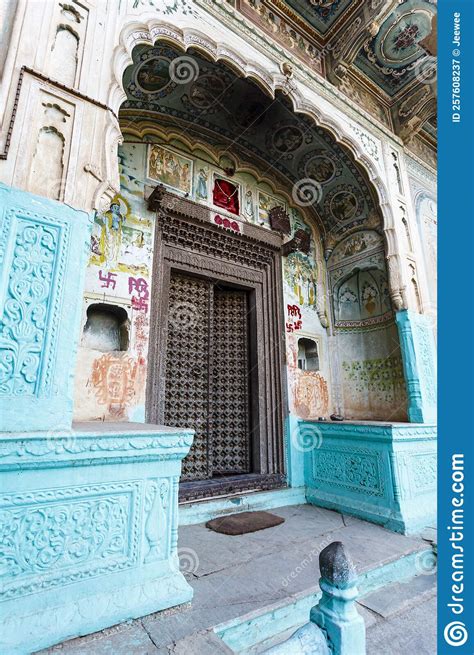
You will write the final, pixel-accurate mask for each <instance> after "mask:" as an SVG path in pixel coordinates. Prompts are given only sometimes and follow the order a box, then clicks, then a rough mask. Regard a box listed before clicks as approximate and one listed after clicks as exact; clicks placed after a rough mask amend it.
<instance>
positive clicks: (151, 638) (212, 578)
mask: <svg viewBox="0 0 474 655" xmlns="http://www.w3.org/2000/svg"><path fill="white" fill-rule="evenodd" d="M272 512H273V513H275V514H278V515H279V516H282V517H284V518H285V522H284V523H283V524H281V525H279V526H276V527H274V528H269V529H267V530H263V531H260V532H255V533H251V534H247V535H241V536H227V535H223V534H218V533H215V532H212V531H210V530H208V529H207V528H206V527H205V526H204V525H203V524H200V525H192V526H184V527H181V528H180V531H179V553H180V562H181V566H182V570H183V572H184V573H185V575H186V577H187V579H188V580H189V582H190V584H191V585H192V586H193V588H194V600H193V602H192V604H191V605H190V606H186V607H183V608H179V609H170V610H166V611H165V612H160V613H156V614H152V615H149V616H146V617H143V618H142V619H139V620H136V621H132V622H129V623H126V624H122V625H119V626H115V627H113V628H110V629H108V630H104V631H102V632H100V633H96V634H94V635H89V636H87V637H82V638H78V639H74V640H71V641H68V642H65V643H63V644H60V645H58V646H55V647H53V648H50V649H47V650H44V651H41V653H42V655H46V654H48V655H49V654H51V655H52V654H53V653H57V652H58V651H61V653H64V654H65V655H79V654H81V655H82V654H83V655H86V654H87V655H89V654H92V653H93V654H97V655H112V654H113V655H171V654H173V655H193V654H196V655H198V654H199V655H214V654H216V655H219V653H231V652H232V651H230V650H229V649H228V648H227V647H226V646H225V645H224V644H223V642H222V641H220V640H219V639H218V638H217V636H215V635H214V633H212V632H210V631H209V629H210V628H211V627H213V626H215V625H217V624H219V623H222V622H225V621H228V620H230V619H233V618H236V617H240V616H242V615H244V614H247V613H248V612H253V611H256V610H259V609H261V608H264V607H265V606H267V605H270V604H272V603H275V601H281V600H283V599H285V598H288V597H289V596H290V595H292V594H297V593H301V592H304V591H306V590H308V593H309V592H310V591H311V590H313V591H315V590H316V588H317V581H318V578H319V571H318V555H319V552H320V551H321V550H322V548H324V547H325V546H326V545H328V544H329V543H331V542H332V541H342V542H343V543H344V545H345V546H346V547H347V550H348V552H349V553H350V555H351V556H352V558H353V560H354V563H355V565H356V568H357V570H358V572H359V573H364V572H366V571H368V570H370V569H372V568H375V567H378V566H381V565H383V564H387V563H389V562H391V561H394V560H397V559H399V558H401V557H403V556H404V555H408V554H410V553H413V552H416V551H418V550H421V549H423V548H426V546H427V541H425V540H422V539H419V538H414V537H405V536H402V535H399V534H395V533H393V532H389V531H387V530H385V529H384V528H381V527H379V526H376V525H373V524H371V523H367V522H365V521H360V520H358V519H355V518H352V517H347V516H342V515H340V514H338V513H336V512H332V511H329V510H325V509H321V508H317V507H313V506H311V505H298V506H293V507H282V508H278V509H275V510H272ZM434 577H435V576H433V575H421V576H419V577H418V578H415V579H414V580H412V581H411V582H409V583H405V584H404V585H403V584H399V585H391V587H390V588H385V589H382V590H379V591H378V592H374V593H373V594H371V595H370V596H366V597H365V598H364V599H362V600H361V603H363V605H362V604H361V606H360V608H361V612H362V613H363V615H364V617H365V619H366V624H367V628H368V651H367V652H368V655H392V653H393V655H395V654H396V655H405V653H406V654H407V655H409V654H410V655H411V653H413V652H417V653H418V654H419V655H431V654H432V653H434V652H435V650H434V646H433V644H434V641H433V640H434V634H435V627H434V624H433V621H434V620H435V617H434V612H433V611H432V610H431V606H432V604H433V603H434V602H435V601H434V593H435V592H434V587H433V584H434V583H433V578H434ZM410 585H412V586H410ZM413 585H414V586H413ZM412 602H416V609H415V610H412V609H410V608H411V607H412V605H410V603H412ZM424 634H426V639H424V637H423V635H424ZM397 640H398V641H397ZM422 642H423V643H422ZM424 642H426V643H424ZM388 644H389V645H388ZM413 644H415V645H416V647H412V646H413ZM387 648H388V650H387Z"/></svg>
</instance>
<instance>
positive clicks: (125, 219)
mask: <svg viewBox="0 0 474 655" xmlns="http://www.w3.org/2000/svg"><path fill="white" fill-rule="evenodd" d="M151 241H152V236H151V223H150V222H149V221H143V220H141V219H139V218H137V217H136V216H134V215H133V212H132V210H131V206H130V203H129V202H128V201H127V199H126V198H125V197H124V196H121V195H119V196H116V197H115V198H114V201H113V202H112V203H111V205H110V208H109V209H108V210H107V211H106V212H104V213H103V214H99V213H97V214H96V215H95V218H94V225H93V228H92V235H91V252H90V259H89V263H90V264H91V265H95V266H100V267H101V268H102V269H106V270H107V271H109V272H111V271H120V272H123V273H134V274H137V273H139V274H142V275H143V274H148V270H149V261H150V257H151Z"/></svg>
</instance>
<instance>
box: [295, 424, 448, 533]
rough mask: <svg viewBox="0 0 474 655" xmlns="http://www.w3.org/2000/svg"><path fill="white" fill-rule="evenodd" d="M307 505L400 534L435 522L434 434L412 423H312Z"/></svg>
mask: <svg viewBox="0 0 474 655" xmlns="http://www.w3.org/2000/svg"><path fill="white" fill-rule="evenodd" d="M300 426H301V429H302V430H306V431H308V430H310V429H311V426H314V427H315V428H316V427H317V430H318V434H319V439H318V440H317V441H315V447H314V448H312V449H311V450H308V452H307V453H306V462H305V478H306V498H307V500H308V502H310V503H313V504H314V505H320V506H321V507H327V508H329V509H335V510H338V511H340V512H343V513H347V514H351V515H353V516H357V517H359V518H362V519H366V520H368V521H373V522H374V523H380V524H381V525H384V526H385V527H387V528H388V529H390V530H395V531H396V532H402V533H405V534H410V533H416V532H419V531H421V530H423V528H424V527H426V526H427V525H429V524H430V522H433V521H435V520H436V428H435V426H434V425H414V424H412V423H375V422H374V423H372V422H371V423H364V422H359V421H355V422H349V421H344V422H341V423H324V422H321V423H311V422H308V421H301V423H300Z"/></svg>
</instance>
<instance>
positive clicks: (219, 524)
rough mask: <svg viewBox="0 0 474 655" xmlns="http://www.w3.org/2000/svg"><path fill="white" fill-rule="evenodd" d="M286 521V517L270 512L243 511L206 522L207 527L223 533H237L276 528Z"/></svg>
mask: <svg viewBox="0 0 474 655" xmlns="http://www.w3.org/2000/svg"><path fill="white" fill-rule="evenodd" d="M284 522H285V519H283V518H282V517H281V516H276V515H275V514H270V512H242V513H241V514H231V515H230V516H222V517H220V518H218V519H212V521H208V522H207V523H206V528H210V529H211V530H214V532H221V533H222V534H231V535H237V534H247V533H248V532H257V531H258V530H266V529H267V528H274V527H275V526H276V525H280V523H284Z"/></svg>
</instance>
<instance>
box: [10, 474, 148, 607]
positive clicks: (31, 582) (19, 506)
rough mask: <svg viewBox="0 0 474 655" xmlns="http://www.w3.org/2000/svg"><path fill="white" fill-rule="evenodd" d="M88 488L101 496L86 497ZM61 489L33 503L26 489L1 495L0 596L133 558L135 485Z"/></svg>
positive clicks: (117, 566)
mask: <svg viewBox="0 0 474 655" xmlns="http://www.w3.org/2000/svg"><path fill="white" fill-rule="evenodd" d="M94 490H95V491H96V492H97V491H99V492H102V494H103V495H100V496H95V495H94V496H92V495H91V492H92V491H94ZM66 491H69V492H70V493H67V494H65V493H63V490H61V489H57V490H50V491H49V493H46V494H44V493H43V494H41V493H39V496H38V499H37V501H36V502H35V499H32V498H31V494H30V495H28V494H14V495H13V494H12V495H6V496H4V497H3V498H2V500H3V501H4V502H5V501H7V504H4V505H3V507H2V508H1V509H0V577H2V578H4V579H5V580H8V583H7V585H6V586H5V589H4V592H3V595H4V597H5V598H10V597H13V596H16V595H24V594H28V593H33V592H35V591H37V590H39V589H45V588H48V587H52V586H57V585H61V584H67V583H68V582H72V581H77V580H80V579H83V578H86V577H90V576H94V575H98V574H101V573H107V572H109V571H114V570H120V569H122V568H127V567H129V566H132V565H133V564H134V562H135V561H136V557H137V553H138V521H139V515H138V512H137V507H138V502H139V497H140V487H139V485H138V484H137V483H136V482H134V483H127V484H113V483H112V484H104V485H95V486H94V489H90V488H89V487H87V486H86V487H74V488H71V489H69V490H66ZM104 492H105V493H104ZM107 492H108V495H105V494H106V493H107ZM111 492H112V493H111ZM114 492H115V493H114ZM71 496H72V498H71ZM25 501H26V502H25ZM54 501H60V502H54ZM31 576H35V577H34V578H31ZM38 576H40V577H38Z"/></svg>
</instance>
